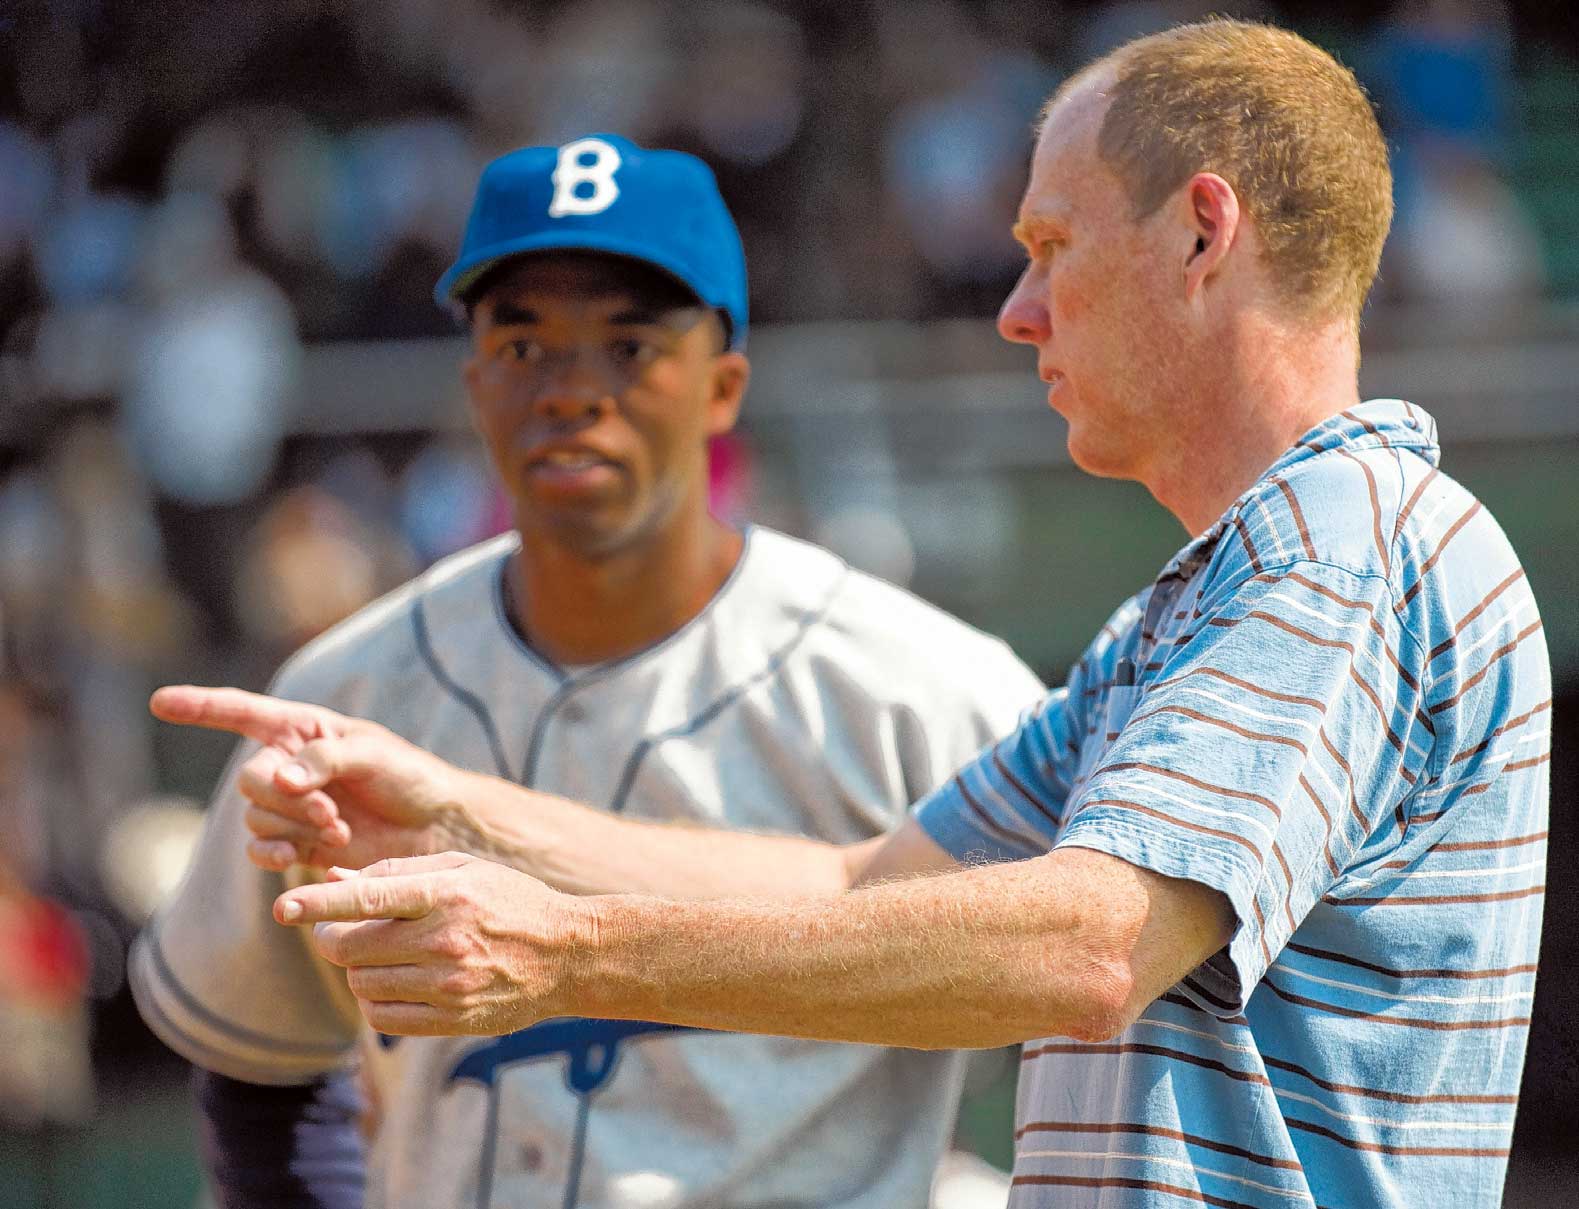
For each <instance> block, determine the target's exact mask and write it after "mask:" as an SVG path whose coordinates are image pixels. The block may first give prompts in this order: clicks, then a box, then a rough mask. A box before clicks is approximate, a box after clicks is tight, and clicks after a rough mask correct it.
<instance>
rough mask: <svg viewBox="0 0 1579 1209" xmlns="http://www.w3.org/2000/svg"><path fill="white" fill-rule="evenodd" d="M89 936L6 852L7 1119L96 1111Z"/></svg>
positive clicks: (2, 1069)
mask: <svg viewBox="0 0 1579 1209" xmlns="http://www.w3.org/2000/svg"><path fill="white" fill-rule="evenodd" d="M87 979H88V949H87V943H86V941H85V939H84V937H83V935H82V933H81V931H80V930H79V929H78V928H77V926H76V925H75V924H74V923H73V921H72V919H71V916H69V915H68V914H67V913H66V912H65V911H64V910H62V909H61V908H60V907H59V906H57V905H56V904H54V903H51V902H49V901H48V900H47V899H42V898H39V897H37V896H35V895H33V894H32V893H30V892H29V891H28V889H27V887H26V886H25V885H24V884H23V883H22V881H21V879H20V878H19V877H18V876H17V874H16V872H15V871H14V870H13V869H12V867H11V865H10V863H9V860H8V858H7V856H6V854H5V853H4V852H0V1124H4V1125H6V1126H8V1127H10V1128H13V1129H37V1128H39V1127H41V1126H48V1125H67V1124H81V1123H83V1122H85V1121H87V1119H88V1118H89V1116H90V1115H91V1114H92V1111H93V1071H92V1067H91V1065H90V1064H89V1060H88V1016H87V1009H86V999H85V991H86V987H87Z"/></svg>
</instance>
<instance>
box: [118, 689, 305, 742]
mask: <svg viewBox="0 0 1579 1209" xmlns="http://www.w3.org/2000/svg"><path fill="white" fill-rule="evenodd" d="M148 709H149V712H151V713H152V714H153V716H154V717H156V718H160V719H162V720H163V721H165V722H175V723H178V724H180V725H182V726H201V727H204V728H205V729H207V730H225V731H229V732H231V733H232V734H236V735H241V736H242V737H244V738H247V739H253V740H255V741H257V742H259V743H278V742H280V741H281V740H282V739H289V738H303V739H304V738H308V737H310V736H312V735H315V734H317V733H319V732H320V731H321V730H322V729H323V723H324V722H325V721H326V720H327V717H328V716H332V715H331V713H330V711H329V710H326V709H323V708H322V707H321V706H316V705H305V704H303V703H302V702H300V701H284V700H282V699H280V698H279V697H266V696H264V695H263V694H261V693H249V692H247V691H246V690H245V689H239V688H205V687H203V686H202V685H197V684H168V685H166V686H165V687H164V688H161V689H157V690H156V691H155V692H154V695H153V696H152V697H150V698H149V699H148Z"/></svg>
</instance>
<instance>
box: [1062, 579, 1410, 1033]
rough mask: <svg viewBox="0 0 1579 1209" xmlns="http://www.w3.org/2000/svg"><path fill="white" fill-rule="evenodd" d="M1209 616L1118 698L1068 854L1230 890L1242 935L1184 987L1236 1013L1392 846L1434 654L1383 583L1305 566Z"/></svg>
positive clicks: (1081, 799) (1254, 585)
mask: <svg viewBox="0 0 1579 1209" xmlns="http://www.w3.org/2000/svg"><path fill="white" fill-rule="evenodd" d="M1201 608H1202V611H1203V614H1204V615H1203V616H1202V617H1201V618H1200V619H1199V623H1198V624H1197V625H1195V626H1193V627H1192V628H1191V630H1190V631H1189V636H1188V637H1186V638H1184V639H1182V640H1181V642H1180V643H1179V644H1178V645H1177V646H1176V647H1174V648H1173V650H1172V651H1171V652H1169V653H1167V654H1163V655H1159V656H1158V657H1157V659H1156V661H1155V662H1154V663H1153V664H1152V665H1150V666H1148V668H1147V669H1146V673H1147V674H1146V675H1145V676H1143V677H1142V685H1141V687H1139V688H1135V689H1130V690H1128V691H1127V696H1128V697H1129V700H1127V701H1121V702H1110V703H1109V705H1108V713H1107V717H1108V725H1107V727H1106V730H1107V731H1108V732H1110V733H1111V732H1116V735H1115V737H1113V738H1112V739H1111V741H1110V742H1108V744H1107V745H1106V747H1105V749H1104V750H1103V751H1102V752H1101V755H1100V757H1099V758H1098V759H1097V760H1095V761H1094V762H1093V764H1094V767H1093V769H1092V771H1091V773H1090V775H1089V778H1088V779H1087V780H1086V781H1085V783H1084V784H1083V785H1082V786H1081V789H1080V792H1079V793H1078V794H1077V796H1076V798H1075V800H1074V801H1073V802H1071V804H1070V807H1071V808H1070V816H1069V818H1068V820H1067V822H1066V825H1065V830H1064V832H1063V835H1062V836H1061V838H1060V846H1077V847H1082V848H1089V849H1095V850H1097V851H1101V852H1105V853H1107V854H1109V855H1111V856H1114V857H1117V858H1119V859H1121V860H1124V861H1127V862H1128V863H1130V864H1132V865H1136V866H1139V867H1141V868H1145V869H1149V870H1152V871H1153V872H1156V873H1159V874H1162V875H1164V876H1168V877H1175V878H1182V879H1187V880H1190V881H1194V882H1198V883H1200V884H1203V885H1206V886H1209V887H1211V888H1212V889H1214V890H1217V891H1219V892H1221V893H1222V894H1223V895H1224V896H1226V898H1227V899H1228V901H1229V903H1230V904H1231V905H1232V908H1233V912H1234V916H1235V919H1236V929H1235V931H1234V934H1233V937H1232V940H1231V941H1230V943H1229V945H1228V947H1227V948H1226V949H1225V950H1224V951H1223V952H1221V953H1219V954H1217V955H1216V956H1214V957H1213V958H1211V959H1210V960H1209V961H1208V962H1207V963H1206V964H1205V965H1203V966H1202V967H1200V968H1199V969H1197V970H1196V971H1195V972H1194V973H1193V974H1192V975H1191V976H1190V977H1188V978H1186V979H1185V980H1184V982H1183V984H1182V987H1181V989H1182V990H1183V991H1185V992H1186V993H1188V994H1190V995H1191V996H1192V998H1194V999H1195V1000H1196V1001H1197V1002H1198V1004H1199V1006H1201V1007H1203V1008H1205V1009H1206V1010H1208V1011H1213V1012H1216V1013H1218V1014H1225V1015H1232V1014H1235V1013H1237V1012H1239V1011H1241V1010H1243V1008H1244V1006H1245V1003H1246V1001H1247V1000H1248V998H1249V995H1250V992H1251V990H1252V989H1253V988H1254V987H1255V986H1256V984H1257V983H1258V982H1259V981H1260V979H1261V977H1262V975H1263V974H1265V972H1266V970H1267V968H1268V967H1269V966H1270V965H1271V963H1272V962H1273V961H1274V960H1275V959H1276V955H1277V954H1278V952H1279V951H1280V950H1281V948H1282V946H1283V945H1284V943H1285V942H1286V941H1287V940H1288V938H1289V936H1290V935H1291V934H1292V933H1293V932H1294V930H1295V929H1296V928H1297V927H1298V926H1299V924H1300V922H1301V920H1303V919H1304V918H1305V916H1306V914H1307V913H1308V912H1309V911H1310V910H1311V908H1312V907H1313V906H1314V905H1315V904H1316V903H1317V902H1318V901H1319V900H1320V899H1321V898H1322V896H1323V895H1325V894H1326V893H1327V892H1328V891H1330V890H1331V889H1332V888H1333V887H1334V886H1335V884H1336V883H1337V882H1338V881H1339V879H1340V878H1341V877H1342V876H1343V873H1344V871H1345V869H1346V868H1347V867H1348V866H1349V865H1350V864H1351V862H1353V861H1354V860H1355V858H1356V854H1357V853H1358V852H1359V851H1360V849H1361V848H1362V846H1366V845H1368V844H1371V843H1372V841H1373V840H1374V841H1376V844H1377V845H1378V846H1379V847H1380V849H1381V850H1382V851H1384V852H1385V851H1386V850H1387V848H1388V847H1389V846H1390V845H1389V843H1388V840H1389V837H1390V836H1395V835H1396V831H1390V830H1389V829H1401V820H1402V818H1403V814H1402V804H1403V798H1404V796H1405V795H1406V794H1407V792H1408V790H1409V786H1410V785H1412V784H1413V783H1414V782H1415V781H1416V780H1417V779H1419V777H1420V776H1421V775H1422V773H1423V771H1424V769H1425V767H1426V765H1427V763H1428V761H1429V760H1430V757H1431V723H1430V720H1429V718H1428V716H1427V715H1426V713H1425V712H1424V711H1423V710H1422V708H1421V697H1420V682H1421V678H1422V676H1423V674H1424V670H1425V667H1424V657H1423V656H1422V654H1421V653H1420V651H1419V649H1418V646H1417V644H1415V642H1414V640H1413V638H1412V637H1411V636H1410V635H1409V634H1408V633H1407V632H1406V631H1405V630H1404V628H1403V627H1402V626H1401V624H1400V623H1399V622H1398V621H1397V619H1396V618H1395V615H1394V611H1393V608H1392V595H1391V593H1390V591H1389V589H1388V585H1387V582H1386V580H1385V579H1383V578H1381V577H1378V576H1365V575H1358V574H1354V573H1351V572H1349V571H1345V570H1340V569H1337V568H1334V567H1329V566H1326V565H1323V564H1316V563H1301V564H1297V565H1295V566H1291V567H1288V568H1284V569H1281V570H1278V571H1274V572H1268V573H1262V574H1258V575H1256V576H1255V577H1254V578H1253V579H1250V580H1248V581H1246V582H1243V583H1239V584H1236V585H1233V586H1232V588H1231V589H1229V590H1224V591H1222V592H1220V593H1218V594H1216V599H1215V600H1208V601H1206V602H1203V604H1202V606H1201ZM1159 663H1160V667H1158V666H1157V664H1159ZM1152 672H1155V675H1154V676H1153V675H1152V674H1151V673H1152ZM1118 691H1121V692H1122V691H1124V690H1118ZM1124 714H1127V715H1128V716H1127V717H1124ZM1373 856H1374V851H1373V849H1371V848H1368V849H1367V856H1366V859H1372V857H1373ZM1377 859H1379V858H1377Z"/></svg>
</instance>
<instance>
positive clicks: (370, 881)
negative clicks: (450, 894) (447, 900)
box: [274, 873, 438, 924]
mask: <svg viewBox="0 0 1579 1209" xmlns="http://www.w3.org/2000/svg"><path fill="white" fill-rule="evenodd" d="M437 901H438V896H437V891H436V889H435V887H434V882H433V877H432V875H431V874H425V873H411V874H404V875H401V876H397V877H354V878H351V879H350V880H348V881H338V882H318V883H315V884H313V885H311V886H298V887H296V888H295V889H294V890H287V891H286V892H285V893H284V894H282V895H280V896H279V897H278V898H277V899H275V900H274V918H275V919H276V920H278V921H279V922H280V923H282V924H319V923H332V922H337V921H338V922H354V921H356V920H363V919H421V918H422V917H423V916H424V915H427V914H428V913H429V912H431V911H432V910H433V908H434V906H435V905H436V904H437Z"/></svg>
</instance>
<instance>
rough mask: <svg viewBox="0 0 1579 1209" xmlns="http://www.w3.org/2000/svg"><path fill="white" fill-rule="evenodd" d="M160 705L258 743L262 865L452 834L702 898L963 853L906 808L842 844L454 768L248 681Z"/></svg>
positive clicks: (918, 866)
mask: <svg viewBox="0 0 1579 1209" xmlns="http://www.w3.org/2000/svg"><path fill="white" fill-rule="evenodd" d="M152 709H153V712H154V713H155V714H156V715H157V716H159V717H160V718H163V719H165V720H167V721H171V722H179V723H183V724H186V725H194V726H205V727H210V728H213V729H217V730H226V731H230V732H233V733H235V734H239V735H242V736H244V737H246V738H250V739H253V740H255V741H257V742H259V743H261V744H263V745H264V746H263V747H262V748H261V749H260V750H259V751H258V752H257V753H256V754H255V755H253V756H252V757H251V759H249V760H248V761H247V763H246V765H245V766H244V767H243V768H242V770H241V773H240V776H239V777H238V785H239V787H240V789H241V792H242V793H243V794H244V795H245V796H246V797H247V799H248V801H249V803H250V806H249V809H248V812H247V819H246V822H247V826H248V828H249V829H250V830H251V831H252V833H253V835H254V839H253V840H252V842H251V845H250V848H249V855H250V857H251V858H252V860H253V862H254V863H255V864H257V865H259V866H261V867H263V868H265V869H271V870H276V871H278V870H283V869H286V868H288V867H289V866H291V865H293V864H296V863H302V864H310V865H318V866H328V865H331V864H336V865H342V866H347V867H351V868H359V867H362V866H364V865H367V864H370V863H372V862H373V861H376V860H382V859H385V858H389V857H400V856H418V855H424V854H428V853H434V852H441V851H444V850H446V849H459V850H461V851H464V852H470V853H474V854H476V855H479V856H484V857H487V858H488V859H489V860H492V861H496V862H498V863H500V864H505V865H509V866H511V867H512V868H515V869H518V870H520V871H522V872H524V873H528V874H531V875H532V876H533V877H535V878H538V879H539V880H541V881H544V882H547V883H548V884H549V885H551V886H554V887H555V888H557V889H560V890H564V891H566V892H568V893H572V894H610V893H640V894H656V895H662V896H664V897H667V898H675V899H694V898H719V897H739V896H747V895H749V896H753V897H769V898H772V897H781V896H787V895H819V894H837V893H840V892H842V891H844V890H846V889H848V888H849V887H850V886H853V885H857V884H859V883H861V882H862V881H866V880H873V879H877V878H888V877H894V876H899V875H904V874H915V873H930V872H937V871H939V870H942V869H948V868H952V867H953V866H954V862H953V860H952V859H951V858H950V857H949V856H948V854H947V853H945V852H944V851H943V850H942V849H941V848H939V847H938V846H937V845H936V844H935V843H933V842H932V840H931V839H929V838H928V837H927V835H926V833H925V832H924V831H922V830H921V829H920V828H919V827H918V826H916V825H915V824H913V823H909V824H906V825H905V826H904V827H902V828H901V829H900V830H899V831H897V832H895V833H894V834H893V835H890V836H886V837H875V838H873V839H871V840H867V841H864V842H862V843H859V844H852V845H844V846H841V845H836V844H829V843H824V842H821V841H817V840H810V839H805V838H802V837H798V836H778V835H755V834H751V833H747V832H739V831H726V830H722V829H716V828H701V827H688V826H682V825H677V824H666V823H649V822H641V821H638V820H633V819H622V818H618V817H615V816H612V815H608V814H605V813H603V812H601V811H596V810H590V809H588V808H587V807H585V806H582V805H580V804H578V803H576V802H572V801H569V800H567V799H565V798H560V797H555V796H554V795H552V794H545V793H540V792H537V791H535V790H529V789H525V788H523V787H522V786H520V785H516V784H513V783H512V782H509V781H505V780H502V779H500V778H498V777H492V776H486V775H483V774H480V773H472V772H466V771H464V770H461V769H458V768H455V767H453V766H452V765H450V764H447V763H445V762H444V761H443V760H440V759H439V758H438V757H436V756H433V755H430V754H429V753H427V752H425V751H423V750H421V749H420V748H418V747H415V746H413V745H412V744H410V743H407V742H406V741H405V740H404V739H401V738H400V737H399V736H398V735H395V734H394V733H392V732H391V731H389V730H387V729H386V728H384V727H382V726H379V725H377V724H376V723H372V722H367V721H364V720H361V719H357V718H348V717H346V716H344V715H342V714H337V713H335V712H334V711H333V710H329V709H324V708H322V707H320V706H315V705H307V704H302V703H299V702H294V701H283V700H280V699H278V698H273V697H265V696H260V695H258V694H256V693H248V692H244V691H242V690H240V689H225V688H219V689H214V688H198V687H194V686H177V687H170V688H164V689H160V690H159V692H158V693H156V694H155V695H154V698H153V702H152Z"/></svg>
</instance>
